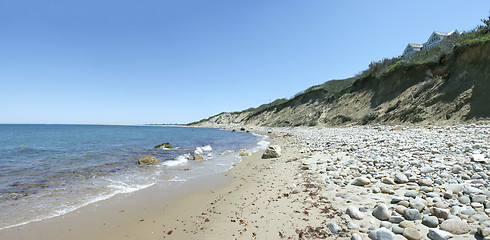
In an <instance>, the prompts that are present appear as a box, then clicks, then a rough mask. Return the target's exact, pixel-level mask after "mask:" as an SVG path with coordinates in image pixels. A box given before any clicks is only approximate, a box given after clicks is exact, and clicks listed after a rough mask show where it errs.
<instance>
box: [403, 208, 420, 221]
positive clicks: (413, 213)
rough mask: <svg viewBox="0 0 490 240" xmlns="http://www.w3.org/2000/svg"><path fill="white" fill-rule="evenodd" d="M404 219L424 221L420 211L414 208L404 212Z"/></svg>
mask: <svg viewBox="0 0 490 240" xmlns="http://www.w3.org/2000/svg"><path fill="white" fill-rule="evenodd" d="M403 217H405V219H407V220H420V219H422V216H421V215H420V212H419V210H417V209H413V208H408V209H406V210H405V212H403Z"/></svg>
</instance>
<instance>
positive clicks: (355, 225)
mask: <svg viewBox="0 0 490 240" xmlns="http://www.w3.org/2000/svg"><path fill="white" fill-rule="evenodd" d="M347 228H348V229H351V230H357V229H359V225H357V224H355V223H353V222H348V223H347Z"/></svg>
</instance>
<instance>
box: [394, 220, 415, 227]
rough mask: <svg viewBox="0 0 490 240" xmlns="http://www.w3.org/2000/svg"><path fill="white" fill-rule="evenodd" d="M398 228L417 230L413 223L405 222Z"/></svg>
mask: <svg viewBox="0 0 490 240" xmlns="http://www.w3.org/2000/svg"><path fill="white" fill-rule="evenodd" d="M398 226H400V227H402V228H416V226H415V223H414V222H413V221H403V222H401V223H400V224H398Z"/></svg>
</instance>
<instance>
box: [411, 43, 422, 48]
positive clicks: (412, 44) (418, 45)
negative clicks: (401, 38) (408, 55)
mask: <svg viewBox="0 0 490 240" xmlns="http://www.w3.org/2000/svg"><path fill="white" fill-rule="evenodd" d="M408 45H410V46H412V47H414V48H421V47H423V46H424V45H423V44H417V43H409V44H408Z"/></svg>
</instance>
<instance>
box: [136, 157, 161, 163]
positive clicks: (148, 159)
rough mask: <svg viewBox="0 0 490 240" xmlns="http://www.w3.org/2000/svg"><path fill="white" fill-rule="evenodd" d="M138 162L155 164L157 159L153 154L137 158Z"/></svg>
mask: <svg viewBox="0 0 490 240" xmlns="http://www.w3.org/2000/svg"><path fill="white" fill-rule="evenodd" d="M138 163H139V164H157V163H158V159H157V158H156V157H153V156H144V157H140V158H139V159H138Z"/></svg>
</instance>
